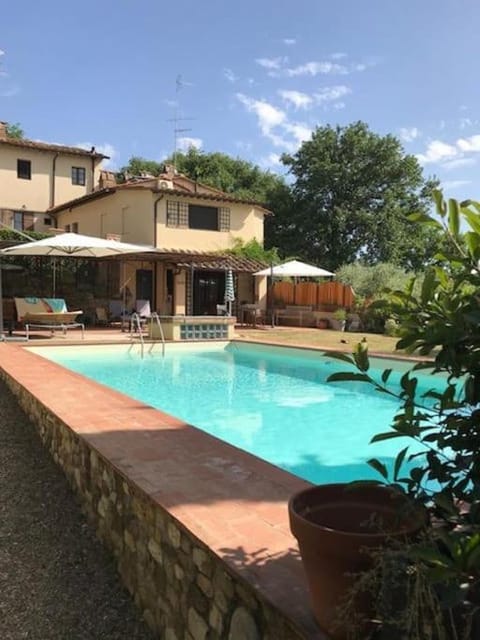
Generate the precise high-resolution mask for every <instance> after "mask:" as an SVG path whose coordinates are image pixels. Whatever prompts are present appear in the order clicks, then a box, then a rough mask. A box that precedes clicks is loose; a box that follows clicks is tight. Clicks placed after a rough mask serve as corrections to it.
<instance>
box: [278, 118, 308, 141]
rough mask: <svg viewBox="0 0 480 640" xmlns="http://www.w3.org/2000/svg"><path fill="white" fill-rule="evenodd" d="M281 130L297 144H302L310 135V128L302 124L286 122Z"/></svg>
mask: <svg viewBox="0 0 480 640" xmlns="http://www.w3.org/2000/svg"><path fill="white" fill-rule="evenodd" d="M283 128H284V129H285V131H286V132H287V133H290V134H291V135H292V136H293V137H294V138H295V140H296V141H297V142H298V143H299V144H300V143H302V142H304V140H308V139H309V138H310V137H311V135H312V129H311V127H309V126H308V125H307V124H304V123H302V122H292V123H290V122H286V123H285V124H284V125H283Z"/></svg>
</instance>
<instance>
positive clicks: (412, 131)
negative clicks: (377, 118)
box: [399, 127, 420, 142]
mask: <svg viewBox="0 0 480 640" xmlns="http://www.w3.org/2000/svg"><path fill="white" fill-rule="evenodd" d="M399 135H400V139H401V140H403V142H413V141H414V140H415V139H416V138H418V137H419V135H420V129H417V127H402V128H401V129H400V132H399Z"/></svg>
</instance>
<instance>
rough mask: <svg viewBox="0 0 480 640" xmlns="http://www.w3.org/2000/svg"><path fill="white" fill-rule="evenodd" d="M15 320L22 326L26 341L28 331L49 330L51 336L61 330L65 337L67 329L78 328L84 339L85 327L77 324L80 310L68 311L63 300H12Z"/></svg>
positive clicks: (28, 334) (32, 298) (81, 323)
mask: <svg viewBox="0 0 480 640" xmlns="http://www.w3.org/2000/svg"><path fill="white" fill-rule="evenodd" d="M14 301H15V307H16V310H17V319H18V321H19V322H20V323H21V324H23V325H24V327H25V334H26V338H27V340H28V339H29V337H30V329H49V330H50V331H51V333H52V335H53V333H54V331H55V330H61V331H62V332H63V334H64V335H65V334H66V332H67V329H72V328H77V327H78V328H80V329H81V330H82V339H83V338H84V331H85V325H84V324H83V322H77V317H78V316H79V315H80V314H81V313H83V311H81V310H77V311H68V310H67V305H66V303H65V300H64V299H63V298H36V297H29V298H14Z"/></svg>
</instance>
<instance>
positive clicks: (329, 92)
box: [315, 84, 352, 104]
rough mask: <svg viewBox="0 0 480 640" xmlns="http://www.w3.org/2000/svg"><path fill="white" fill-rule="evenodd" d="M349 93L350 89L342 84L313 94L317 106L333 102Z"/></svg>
mask: <svg viewBox="0 0 480 640" xmlns="http://www.w3.org/2000/svg"><path fill="white" fill-rule="evenodd" d="M351 92H352V90H351V89H350V87H347V86H345V85H344V84H339V85H335V86H333V87H323V88H322V89H320V90H319V91H317V92H316V93H315V100H316V102H317V103H318V104H323V103H325V102H334V101H336V100H338V99H339V98H343V97H344V96H346V95H348V94H349V93H351Z"/></svg>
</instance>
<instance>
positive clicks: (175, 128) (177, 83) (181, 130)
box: [168, 74, 195, 172]
mask: <svg viewBox="0 0 480 640" xmlns="http://www.w3.org/2000/svg"><path fill="white" fill-rule="evenodd" d="M191 86H192V85H191V83H190V82H185V81H184V80H183V78H182V76H181V75H180V74H178V76H177V77H176V79H175V111H174V115H173V118H169V120H168V122H173V141H174V143H173V169H174V171H175V172H176V171H177V154H178V134H179V133H186V132H187V131H191V129H185V128H182V127H179V122H185V121H186V120H195V118H180V116H179V100H178V94H179V93H180V91H181V89H183V87H191Z"/></svg>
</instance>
